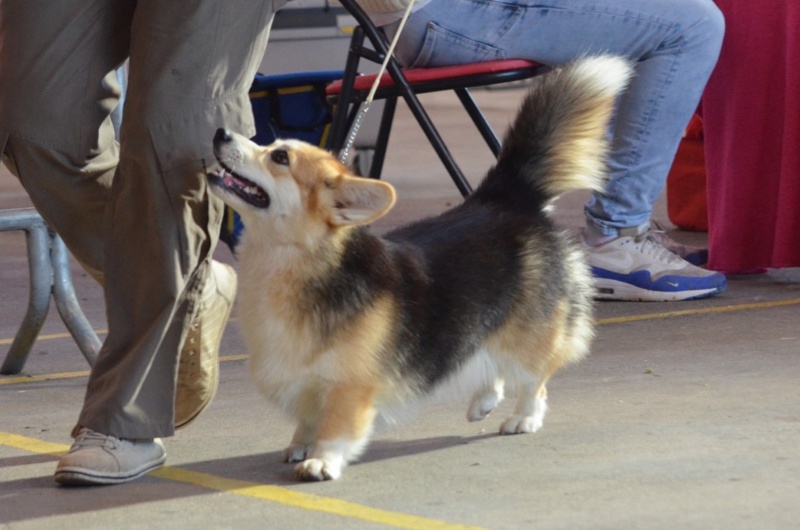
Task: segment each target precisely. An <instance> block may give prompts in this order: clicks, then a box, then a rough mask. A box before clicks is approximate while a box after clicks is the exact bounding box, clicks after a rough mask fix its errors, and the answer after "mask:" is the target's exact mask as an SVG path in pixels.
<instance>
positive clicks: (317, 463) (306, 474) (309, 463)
mask: <svg viewBox="0 0 800 530" xmlns="http://www.w3.org/2000/svg"><path fill="white" fill-rule="evenodd" d="M294 472H295V474H296V475H297V478H299V479H300V480H307V481H313V480H318V481H321V480H335V479H337V478H339V477H340V476H341V475H342V465H341V464H340V463H338V462H333V461H330V460H323V459H321V458H309V459H308V460H304V461H303V462H300V463H299V464H297V466H296V467H295V468H294Z"/></svg>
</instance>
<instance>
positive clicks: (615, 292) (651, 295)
mask: <svg viewBox="0 0 800 530" xmlns="http://www.w3.org/2000/svg"><path fill="white" fill-rule="evenodd" d="M725 287H726V284H725V283H723V284H722V285H720V286H717V287H713V288H709V289H695V290H687V291H651V290H649V289H643V288H641V287H636V286H635V285H632V284H630V283H625V282H620V281H617V280H610V279H608V278H595V295H594V298H595V300H616V301H623V302H679V301H682V300H697V299H698V298H708V297H709V296H714V295H715V294H719V293H721V292H723V291H724V290H725Z"/></svg>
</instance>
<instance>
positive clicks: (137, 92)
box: [78, 0, 275, 438]
mask: <svg viewBox="0 0 800 530" xmlns="http://www.w3.org/2000/svg"><path fill="white" fill-rule="evenodd" d="M274 9H275V7H274V4H273V2H265V1H263V0H250V1H247V2H236V3H234V4H229V3H221V2H213V1H210V0H194V1H184V2H177V3H175V2H162V1H161V0H152V1H141V0H140V1H139V2H138V3H137V6H136V12H135V13H134V16H133V21H132V25H131V38H130V43H131V44H130V47H131V50H130V62H129V78H128V92H127V95H126V101H125V109H124V118H123V120H122V130H121V148H120V161H119V167H118V171H117V174H116V176H115V179H114V183H113V187H112V192H111V197H110V200H109V205H108V219H109V223H108V225H107V230H106V233H105V240H106V252H105V255H104V268H105V276H106V285H107V289H106V304H107V317H108V326H109V334H108V337H107V339H106V341H105V343H104V345H103V349H102V351H101V354H100V356H99V357H98V360H97V363H96V365H95V367H94V369H93V370H92V374H91V377H90V379H89V383H88V387H87V394H86V399H85V403H84V407H83V410H82V412H81V415H80V418H79V421H78V423H79V425H81V426H83V427H86V428H89V429H91V430H93V431H98V432H101V433H104V434H109V435H113V436H116V437H120V438H154V437H160V436H170V435H172V434H173V431H174V427H173V419H174V417H173V402H174V399H175V382H176V368H177V364H178V352H179V351H180V349H181V346H182V344H184V342H185V339H186V338H187V335H189V334H190V331H192V329H191V326H192V321H193V320H194V319H195V317H202V316H203V315H202V311H203V309H204V298H205V297H204V296H203V291H204V290H206V291H209V290H210V291H212V293H211V299H212V300H213V299H214V298H220V297H223V298H224V297H225V296H227V297H229V298H232V296H233V293H232V292H230V291H231V289H230V285H231V281H232V280H231V279H230V277H228V278H220V277H218V276H217V275H215V274H212V272H213V269H214V268H213V267H211V266H210V265H211V254H212V252H213V250H214V246H215V245H216V242H217V237H218V230H219V224H220V221H221V215H222V206H221V203H220V201H218V200H217V199H216V198H212V197H210V196H209V194H208V192H207V187H206V180H205V171H206V170H205V163H206V162H208V163H213V154H212V142H211V139H212V138H213V134H214V131H215V130H216V128H218V127H221V126H224V127H229V128H231V129H236V130H241V131H243V132H244V133H245V134H247V133H252V132H253V130H254V129H253V123H252V111H251V108H250V102H249V99H248V95H247V92H248V88H249V86H250V84H251V83H252V79H253V77H254V75H255V72H256V69H257V67H258V65H259V64H260V61H261V59H262V56H263V53H264V50H265V47H266V42H267V38H268V34H269V26H270V24H271V21H272V17H273V14H274ZM226 274H227V275H228V276H230V275H231V274H232V273H231V271H227V272H223V273H222V276H224V275H226ZM223 280H224V281H225V283H226V286H225V287H224V288H223V289H222V290H223V291H225V292H223V293H218V294H219V296H215V294H214V293H213V291H215V290H216V289H217V286H216V285H215V284H216V283H218V282H220V281H223ZM209 284H210V289H208V288H207V286H208V285H209ZM233 285H234V287H235V284H233ZM222 305H223V306H225V307H224V308H223V311H222V312H223V313H226V311H225V308H226V309H227V310H229V308H230V300H228V303H224V304H222ZM224 316H225V317H226V316H227V314H225V315H224ZM224 320H225V318H222V319H221V322H222V324H223V325H224ZM216 329H217V331H218V332H217V333H216V335H217V337H218V336H220V334H221V328H220V326H216ZM201 339H202V337H201ZM187 354H188V352H187Z"/></svg>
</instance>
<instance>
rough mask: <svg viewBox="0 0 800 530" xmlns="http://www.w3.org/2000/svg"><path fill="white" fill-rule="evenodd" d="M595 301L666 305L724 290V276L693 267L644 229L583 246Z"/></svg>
mask: <svg viewBox="0 0 800 530" xmlns="http://www.w3.org/2000/svg"><path fill="white" fill-rule="evenodd" d="M587 255H588V258H589V265H591V267H592V273H593V275H594V277H595V289H596V294H595V297H596V298H597V299H599V300H629V301H655V302H667V301H674V300H691V299H695V298H705V297H707V296H712V295H715V294H717V293H721V292H722V291H724V290H725V288H726V287H727V280H726V279H725V276H724V275H722V274H720V273H718V272H713V271H708V270H705V269H701V268H700V267H696V266H694V265H692V264H691V263H689V262H688V261H686V260H684V259H682V258H681V257H680V256H678V255H677V254H675V253H673V252H670V251H669V250H668V249H667V248H665V247H664V246H662V244H661V242H660V240H659V239H658V237H657V236H655V235H654V234H653V232H652V230H651V229H650V228H649V227H647V228H645V229H642V230H637V229H635V228H634V229H625V230H620V236H619V237H618V238H616V239H612V240H611V241H609V242H607V243H603V244H601V245H598V246H595V247H588V246H587Z"/></svg>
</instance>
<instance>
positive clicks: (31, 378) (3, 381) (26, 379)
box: [0, 370, 89, 385]
mask: <svg viewBox="0 0 800 530" xmlns="http://www.w3.org/2000/svg"><path fill="white" fill-rule="evenodd" d="M88 375H89V370H83V371H80V372H61V373H58V374H44V375H18V376H14V377H7V378H6V377H3V378H0V385H13V384H19V383H37V382H39V381H51V380H54V379H70V378H73V377H85V376H88Z"/></svg>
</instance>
